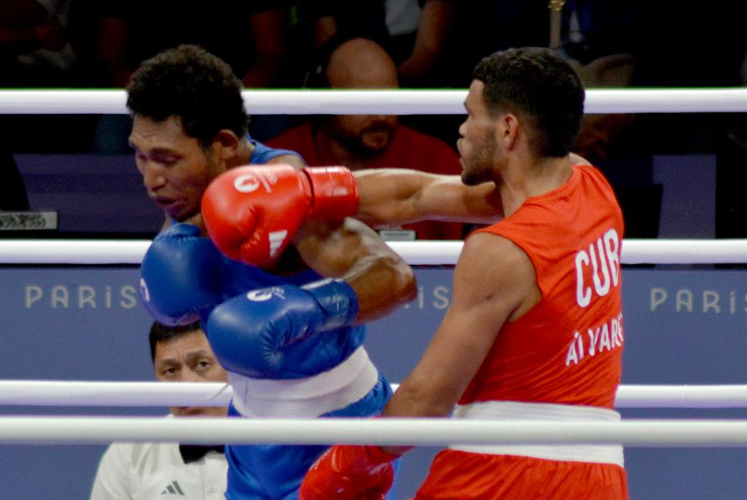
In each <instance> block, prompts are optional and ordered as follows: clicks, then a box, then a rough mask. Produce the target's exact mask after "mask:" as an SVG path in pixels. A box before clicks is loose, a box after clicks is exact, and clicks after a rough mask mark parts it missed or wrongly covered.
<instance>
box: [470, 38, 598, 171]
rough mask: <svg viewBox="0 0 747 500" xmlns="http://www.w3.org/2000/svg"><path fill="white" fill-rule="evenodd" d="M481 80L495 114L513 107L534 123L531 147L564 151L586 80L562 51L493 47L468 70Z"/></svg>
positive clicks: (545, 152) (576, 124)
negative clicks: (495, 50) (532, 144)
mask: <svg viewBox="0 0 747 500" xmlns="http://www.w3.org/2000/svg"><path fill="white" fill-rule="evenodd" d="M472 78H473V79H475V80H479V81H481V82H483V84H484V85H485V88H484V90H483V99H484V101H485V105H486V106H487V108H488V111H489V112H490V113H491V114H492V115H493V116H495V115H496V114H499V113H504V112H511V113H514V114H517V115H518V116H519V117H520V118H523V119H525V120H529V122H530V123H531V125H532V127H531V128H532V130H533V131H530V134H533V139H534V141H533V142H534V144H535V152H536V153H537V154H539V155H540V156H554V157H559V156H565V155H566V154H568V152H569V151H570V148H571V145H572V144H573V142H574V141H575V140H576V136H578V133H579V131H580V129H581V121H582V119H583V114H584V97H585V92H584V85H583V83H582V82H581V79H580V78H579V76H578V74H577V73H576V70H575V69H573V67H572V66H571V65H570V64H569V63H568V61H566V60H565V59H564V58H563V57H562V56H561V55H560V54H558V53H557V52H555V51H554V50H551V49H548V48H542V47H523V48H519V49H509V50H505V51H501V52H496V53H495V54H492V55H490V56H488V57H486V58H484V59H483V60H482V61H480V63H479V64H478V65H477V67H476V68H475V70H474V72H473V73H472Z"/></svg>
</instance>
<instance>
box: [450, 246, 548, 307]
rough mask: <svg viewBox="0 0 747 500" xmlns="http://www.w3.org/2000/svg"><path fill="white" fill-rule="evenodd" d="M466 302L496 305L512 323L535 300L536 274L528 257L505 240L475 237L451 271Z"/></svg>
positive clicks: (463, 250)
mask: <svg viewBox="0 0 747 500" xmlns="http://www.w3.org/2000/svg"><path fill="white" fill-rule="evenodd" d="M454 279H455V283H454V285H455V287H456V286H458V285H459V283H458V282H457V280H459V282H461V284H462V285H463V289H464V290H468V293H466V294H465V295H467V296H468V297H470V299H469V300H471V301H474V302H475V303H477V302H480V301H485V302H493V301H498V302H501V303H502V304H504V305H505V306H506V307H508V308H509V310H510V311H511V314H510V316H511V319H516V318H517V317H518V316H520V315H521V314H523V313H524V312H525V311H526V310H528V309H529V308H531V306H533V305H534V304H536V302H537V301H538V300H539V289H538V287H537V285H536V273H535V269H534V265H533V264H532V261H531V260H530V258H529V256H528V255H527V254H526V253H525V252H524V251H523V250H522V249H521V248H520V247H519V246H517V245H516V244H514V243H513V242H512V241H511V240H509V239H508V238H504V237H502V236H498V235H494V234H490V233H476V234H473V235H472V236H470V237H469V238H468V239H467V241H466V242H465V244H464V247H463V249H462V253H461V255H460V256H459V262H458V263H457V268H456V270H455V278H454Z"/></svg>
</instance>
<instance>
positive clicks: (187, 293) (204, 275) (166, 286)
mask: <svg viewBox="0 0 747 500" xmlns="http://www.w3.org/2000/svg"><path fill="white" fill-rule="evenodd" d="M222 262H223V255H222V254H221V253H220V252H219V251H218V249H217V248H216V247H215V245H214V244H213V242H212V241H210V239H208V238H203V237H200V229H199V228H198V227H197V226H193V225H191V224H174V225H172V226H171V227H169V228H168V229H166V230H165V231H164V232H162V233H161V234H159V235H158V236H156V238H155V239H154V240H153V243H152V244H151V245H150V247H149V248H148V251H147V252H146V253H145V257H144V258H143V263H142V264H141V266H140V297H141V299H142V302H143V305H144V306H145V308H146V309H147V310H148V312H149V313H150V315H151V316H153V319H155V320H156V321H158V322H159V323H163V324H164V325H169V326H174V325H185V324H188V323H192V322H194V321H197V320H199V319H200V318H201V317H207V315H208V314H209V313H210V311H212V309H213V307H215V306H216V305H217V304H219V303H220V302H221V300H222V295H221V265H222Z"/></svg>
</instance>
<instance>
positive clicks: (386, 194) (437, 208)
mask: <svg viewBox="0 0 747 500" xmlns="http://www.w3.org/2000/svg"><path fill="white" fill-rule="evenodd" d="M354 175H355V178H356V181H357V182H358V191H359V192H360V207H359V209H358V218H360V219H361V220H362V221H364V222H366V223H367V224H370V225H372V226H378V225H384V224H406V223H410V222H418V221H422V220H440V221H446V222H472V223H476V224H490V223H493V222H495V221H496V220H497V219H499V218H500V217H502V215H503V207H502V205H501V197H500V193H499V191H498V188H497V187H496V185H495V184H493V183H492V182H488V183H485V184H480V185H479V186H465V185H464V184H462V181H461V178H460V177H459V176H458V175H435V174H428V173H425V172H420V171H417V170H407V169H394V168H390V169H369V170H362V171H358V172H355V174H354Z"/></svg>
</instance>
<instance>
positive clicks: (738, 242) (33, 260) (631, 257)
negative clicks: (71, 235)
mask: <svg viewBox="0 0 747 500" xmlns="http://www.w3.org/2000/svg"><path fill="white" fill-rule="evenodd" d="M150 243H151V242H150V241H149V240H135V241H132V240H121V241H120V240H108V241H107V240H101V241H76V240H5V241H0V264H79V265H87V264H140V262H142V260H143V255H144V254H145V251H146V250H147V249H148V246H149V245H150ZM388 244H389V246H390V247H392V249H394V250H395V251H396V252H397V253H399V254H400V255H401V256H402V257H403V258H404V259H405V260H406V261H407V262H408V263H409V264H412V265H455V264H456V262H457V259H458V258H459V253H460V252H461V250H462V245H463V242H461V241H398V242H389V243H388ZM622 263H623V264H744V263H747V240H745V239H735V240H624V241H623V245H622Z"/></svg>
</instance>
